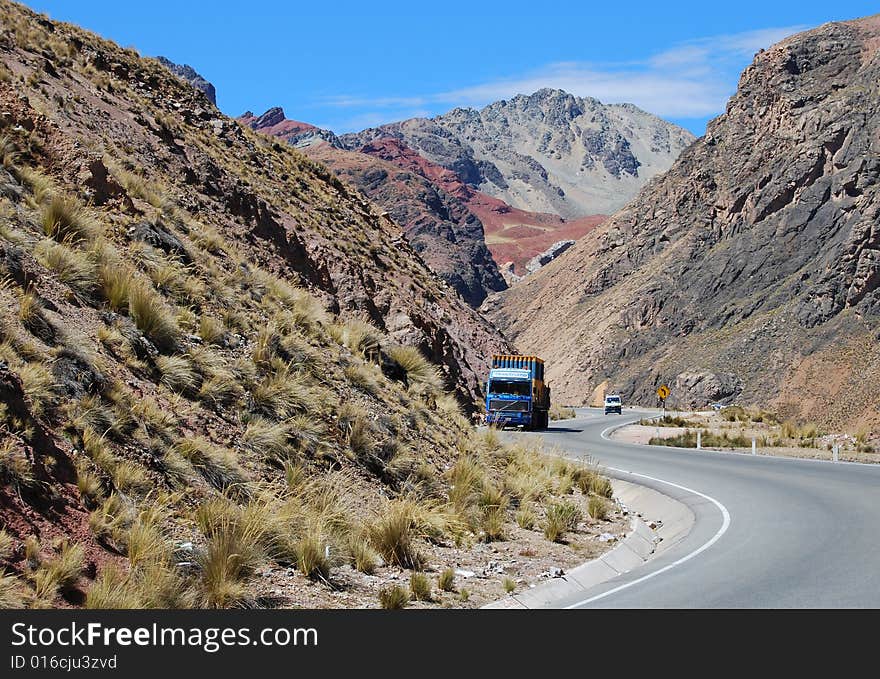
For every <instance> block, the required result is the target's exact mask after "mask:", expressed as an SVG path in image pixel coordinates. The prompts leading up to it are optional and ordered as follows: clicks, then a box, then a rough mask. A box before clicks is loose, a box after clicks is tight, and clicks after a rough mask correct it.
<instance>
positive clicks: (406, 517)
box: [370, 500, 421, 568]
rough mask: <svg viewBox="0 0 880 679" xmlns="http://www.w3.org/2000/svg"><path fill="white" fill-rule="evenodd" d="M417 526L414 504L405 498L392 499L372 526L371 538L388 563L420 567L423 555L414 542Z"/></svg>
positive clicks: (403, 566)
mask: <svg viewBox="0 0 880 679" xmlns="http://www.w3.org/2000/svg"><path fill="white" fill-rule="evenodd" d="M416 527H417V524H416V516H415V511H414V507H413V505H412V504H411V503H410V502H407V501H404V500H392V501H390V502H388V503H387V504H386V506H385V510H384V512H383V513H382V514H380V516H379V517H378V518H377V519H376V520H375V521H374V522H373V524H372V525H371V526H370V540H371V542H372V543H373V546H374V547H375V548H376V550H377V551H378V552H379V554H380V555H381V556H382V558H383V559H385V561H387V562H388V563H392V564H394V565H396V566H400V567H401V568H418V567H420V565H421V557H420V556H419V554H418V553H417V552H416V550H415V547H414V546H413V544H412V540H413V538H414V537H415V533H416Z"/></svg>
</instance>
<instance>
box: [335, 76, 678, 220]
mask: <svg viewBox="0 0 880 679" xmlns="http://www.w3.org/2000/svg"><path fill="white" fill-rule="evenodd" d="M385 137H394V138H398V139H401V140H402V141H403V142H404V143H406V145H407V146H409V147H411V148H413V149H415V150H417V151H418V152H419V153H420V154H421V155H422V156H424V157H425V158H426V159H428V160H430V161H431V162H433V163H436V164H438V165H441V166H443V167H445V168H447V169H450V170H452V171H453V172H455V173H456V174H457V175H458V176H459V178H460V179H461V180H462V181H463V182H465V183H467V184H469V185H471V186H473V187H475V188H477V189H479V190H480V191H482V192H483V193H486V194H488V195H490V196H493V197H494V198H497V199H500V200H502V201H504V202H505V203H507V204H509V205H510V206H512V207H514V208H517V209H520V210H524V211H527V212H539V213H550V214H554V215H559V216H561V217H563V218H564V219H573V218H578V217H583V216H585V215H594V214H608V213H609V212H612V211H613V210H615V209H617V208H620V207H622V206H623V205H624V204H625V203H626V202H627V201H628V200H629V199H631V198H632V197H633V196H634V195H635V194H636V193H637V192H638V190H639V189H640V188H641V187H642V186H644V184H645V183H646V182H647V181H648V180H649V179H650V178H651V177H653V176H655V175H656V174H658V173H660V172H662V171H664V170H666V169H667V168H669V166H670V165H671V164H672V161H673V160H674V159H675V158H676V157H677V156H678V154H679V153H680V152H681V151H682V150H683V149H684V148H686V147H687V146H688V145H689V144H690V143H691V142H692V141H693V135H691V134H690V132H687V131H686V130H683V129H682V128H680V127H678V126H676V125H673V124H671V123H668V122H666V121H664V120H661V119H660V118H657V117H656V116H653V115H651V114H649V113H645V112H644V111H642V110H640V109H638V108H636V107H635V106H633V105H631V104H620V105H616V104H615V105H604V104H602V103H601V102H599V101H598V100H596V99H592V98H581V97H575V96H573V95H571V94H568V93H567V92H563V91H561V90H553V89H542V90H539V91H537V92H535V93H534V94H531V95H528V96H526V95H517V96H516V97H514V98H512V99H510V100H509V101H499V102H495V103H493V104H490V105H489V106H486V107H485V108H483V109H480V110H479V111H477V110H474V109H469V108H457V109H454V110H453V111H450V112H449V113H446V114H444V115H441V116H438V117H436V118H432V119H424V118H413V119H411V120H406V121H403V122H399V123H392V124H389V125H383V126H381V127H378V128H372V129H368V130H364V131H363V132H359V133H355V134H347V135H342V137H341V139H342V142H343V143H344V144H345V145H346V146H347V147H348V148H351V149H357V148H360V147H362V146H363V145H365V144H368V143H370V142H372V141H374V140H376V139H381V138H385Z"/></svg>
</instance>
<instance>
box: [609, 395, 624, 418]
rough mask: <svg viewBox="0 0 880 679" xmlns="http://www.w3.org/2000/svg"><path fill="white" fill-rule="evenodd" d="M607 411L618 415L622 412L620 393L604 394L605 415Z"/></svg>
mask: <svg viewBox="0 0 880 679" xmlns="http://www.w3.org/2000/svg"><path fill="white" fill-rule="evenodd" d="M608 413H617V414H618V415H620V414H622V413H623V404H622V402H621V400H620V394H607V395H606V396H605V414H606V415H607V414H608Z"/></svg>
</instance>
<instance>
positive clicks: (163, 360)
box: [156, 356, 202, 395]
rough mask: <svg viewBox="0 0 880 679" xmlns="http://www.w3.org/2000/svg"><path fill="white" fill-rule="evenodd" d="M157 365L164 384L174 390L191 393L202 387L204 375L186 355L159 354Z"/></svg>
mask: <svg viewBox="0 0 880 679" xmlns="http://www.w3.org/2000/svg"><path fill="white" fill-rule="evenodd" d="M156 367H157V368H158V369H159V373H160V374H161V376H162V377H161V382H162V384H164V385H165V386H166V387H168V388H169V389H171V390H172V391H175V392H178V393H183V394H190V395H191V394H194V393H195V392H197V391H198V390H199V388H200V387H201V384H202V376H201V375H200V374H199V373H198V372H197V371H196V368H195V366H194V365H193V362H192V360H191V359H189V358H188V357H186V356H157V357H156Z"/></svg>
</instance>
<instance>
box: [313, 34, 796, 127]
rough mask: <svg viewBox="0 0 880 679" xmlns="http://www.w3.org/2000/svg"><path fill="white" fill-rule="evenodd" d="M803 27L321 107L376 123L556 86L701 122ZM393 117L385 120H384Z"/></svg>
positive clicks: (345, 99) (329, 101)
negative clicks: (767, 51) (752, 66)
mask: <svg viewBox="0 0 880 679" xmlns="http://www.w3.org/2000/svg"><path fill="white" fill-rule="evenodd" d="M804 28H805V27H804V26H785V27H779V28H766V29H760V30H754V31H746V32H743V33H734V34H729V35H718V36H712V37H707V38H701V39H698V40H690V41H687V42H684V43H680V44H678V45H674V46H673V47H671V48H669V49H667V50H663V51H661V52H658V53H656V54H654V55H652V56H651V57H649V58H648V59H646V60H643V61H638V62H624V63H605V64H588V63H579V62H565V63H554V64H548V65H546V66H544V67H542V68H539V69H536V70H535V71H533V72H530V73H525V74H520V75H518V76H515V77H511V78H507V79H503V80H497V81H494V82H486V83H480V84H477V85H473V86H470V87H464V88H461V89H456V90H451V91H448V92H439V93H433V94H424V95H420V96H405V97H380V98H369V97H356V96H339V97H331V98H328V99H326V100H324V101H323V102H322V104H324V105H329V106H333V107H340V108H369V109H371V113H370V114H369V117H370V118H371V119H376V120H378V119H379V118H380V116H381V112H382V111H385V113H386V114H390V113H391V111H393V110H401V109H429V108H430V109H435V108H440V107H441V106H442V107H446V108H449V107H454V106H476V107H479V106H484V105H486V104H488V103H490V102H492V101H497V100H498V99H508V98H510V97H513V96H515V95H517V94H531V93H532V92H534V91H536V90H539V89H541V88H542V87H551V88H558V89H562V90H565V91H567V92H570V93H572V94H575V95H577V96H582V97H586V96H589V97H595V98H596V99H599V100H600V101H602V102H603V103H624V102H629V103H633V104H635V105H636V106H639V107H640V108H643V109H645V110H646V111H650V112H651V113H654V114H657V115H660V116H664V117H668V118H700V117H705V116H710V115H715V114H717V113H720V112H722V111H723V110H724V107H725V104H726V101H727V99H728V97H729V96H730V95H731V94H732V93H733V91H734V90H735V89H736V82H737V78H738V76H739V72H740V71H741V70H742V69H743V68H744V67H745V66H746V65H747V64H748V62H749V61H750V60H751V58H752V56H753V55H754V53H755V52H757V51H758V50H760V49H762V48H767V47H769V46H770V45H772V44H774V43H776V42H778V41H779V40H782V39H783V38H785V37H787V36H789V35H792V34H794V33H797V32H799V31H802V30H804ZM365 115H366V114H365ZM389 119H392V118H390V117H388V115H386V116H385V120H386V121H387V120H389Z"/></svg>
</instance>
